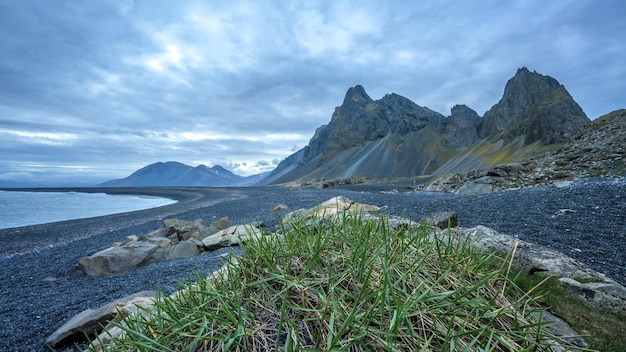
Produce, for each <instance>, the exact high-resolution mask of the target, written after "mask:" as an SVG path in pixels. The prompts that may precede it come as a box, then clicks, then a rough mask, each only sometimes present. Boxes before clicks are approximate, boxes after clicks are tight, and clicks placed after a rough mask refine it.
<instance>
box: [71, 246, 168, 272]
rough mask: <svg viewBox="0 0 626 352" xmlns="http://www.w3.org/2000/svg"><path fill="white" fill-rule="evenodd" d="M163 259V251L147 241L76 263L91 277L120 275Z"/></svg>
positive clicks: (110, 250) (113, 248)
mask: <svg viewBox="0 0 626 352" xmlns="http://www.w3.org/2000/svg"><path fill="white" fill-rule="evenodd" d="M162 259H163V249H162V248H161V247H159V245H157V244H155V243H152V242H148V241H135V242H131V243H128V244H126V245H124V246H120V247H110V248H107V249H105V250H102V251H100V252H97V253H96V254H94V255H91V256H89V257H84V258H81V259H80V260H79V261H78V268H79V269H80V270H81V271H82V272H83V273H85V274H87V275H91V276H106V275H116V274H121V273H124V272H127V271H130V270H133V269H136V268H138V267H140V266H143V265H146V264H150V263H154V262H157V261H159V260H162Z"/></svg>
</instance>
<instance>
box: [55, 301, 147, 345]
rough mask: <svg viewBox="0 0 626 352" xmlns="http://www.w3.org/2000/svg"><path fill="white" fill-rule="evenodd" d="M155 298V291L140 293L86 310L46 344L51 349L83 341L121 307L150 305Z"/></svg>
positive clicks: (100, 327) (110, 318) (98, 329)
mask: <svg viewBox="0 0 626 352" xmlns="http://www.w3.org/2000/svg"><path fill="white" fill-rule="evenodd" d="M156 296H157V292H156V291H142V292H138V293H135V294H133V295H130V296H127V297H124V298H121V299H118V300H115V301H113V302H111V303H108V304H106V305H104V306H102V307H100V308H97V309H86V310H84V311H82V312H81V313H79V314H78V315H76V316H74V317H73V318H72V319H70V320H69V321H67V322H66V323H65V324H63V326H61V327H60V328H58V329H57V330H56V331H55V332H53V333H52V334H51V335H50V336H48V338H46V344H47V345H49V346H50V347H52V348H57V347H59V346H62V345H67V344H69V343H73V342H78V341H84V340H85V336H87V335H91V336H93V335H94V334H96V333H98V332H100V331H101V330H102V329H103V327H104V326H105V325H107V323H108V322H110V321H111V320H112V319H113V318H114V317H115V316H116V315H117V312H118V311H119V310H120V309H121V308H122V307H124V306H128V305H134V304H143V305H145V304H151V303H152V302H153V301H154V299H155V297H156Z"/></svg>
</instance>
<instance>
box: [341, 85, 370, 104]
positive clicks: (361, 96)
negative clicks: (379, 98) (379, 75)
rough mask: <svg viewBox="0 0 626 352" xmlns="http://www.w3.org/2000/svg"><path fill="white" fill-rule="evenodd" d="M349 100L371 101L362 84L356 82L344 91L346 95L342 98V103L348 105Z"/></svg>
mask: <svg viewBox="0 0 626 352" xmlns="http://www.w3.org/2000/svg"><path fill="white" fill-rule="evenodd" d="M351 101H354V102H358V103H363V102H370V101H373V100H372V98H370V96H369V95H367V93H366V92H365V88H363V86H362V85H360V84H357V85H356V86H354V87H350V89H348V91H347V92H346V97H345V98H344V99H343V105H349V104H350V102H351Z"/></svg>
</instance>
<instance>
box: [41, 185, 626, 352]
mask: <svg viewBox="0 0 626 352" xmlns="http://www.w3.org/2000/svg"><path fill="white" fill-rule="evenodd" d="M281 208H282V209H284V208H285V206H282V205H281ZM379 209H380V208H379V207H376V206H373V205H368V204H360V203H355V202H352V201H350V200H349V199H346V198H344V197H335V198H332V199H330V200H328V201H326V202H324V203H321V204H320V205H318V206H316V207H314V208H310V209H299V210H296V211H293V212H291V213H289V214H287V215H286V216H285V217H284V224H285V226H286V227H288V226H289V224H290V223H291V222H292V221H294V220H296V219H300V220H304V221H311V219H317V220H322V221H324V220H325V219H332V218H339V217H342V216H346V214H347V215H348V216H350V214H354V212H356V213H358V214H360V216H361V217H362V219H363V221H366V220H368V219H371V218H378V217H380V216H381V215H380V214H379V213H378V212H377V211H378V210H379ZM422 223H426V224H427V225H430V226H432V228H433V231H434V232H433V233H434V234H436V235H437V236H452V237H453V238H452V240H454V241H460V243H468V244H469V245H471V246H473V247H475V248H477V249H478V250H481V251H487V252H494V251H496V252H500V253H513V254H514V255H513V263H514V265H515V266H516V267H518V268H520V269H523V270H525V271H526V272H527V273H529V274H533V273H535V272H544V273H547V274H549V275H554V276H556V277H558V278H559V280H560V281H561V282H562V283H563V284H565V285H566V286H567V287H569V288H570V289H571V292H572V293H573V294H574V295H575V296H577V297H579V298H580V300H581V302H582V303H584V304H588V305H590V306H592V307H594V308H596V309H598V310H602V311H611V312H615V313H617V314H619V315H622V316H626V288H625V287H623V286H621V285H620V284H618V283H616V282H615V281H613V280H611V279H610V278H608V277H607V276H605V275H603V274H600V273H598V272H595V271H593V270H590V269H588V268H586V267H585V265H584V264H583V263H581V262H579V261H576V260H574V259H572V258H570V257H568V256H566V255H564V254H562V253H559V252H555V251H552V250H549V249H547V248H544V247H541V246H537V245H533V244H530V243H525V242H523V241H520V240H518V239H516V238H514V237H511V236H508V235H504V234H501V233H498V232H496V231H495V230H493V229H490V228H487V227H484V226H477V227H474V228H469V229H467V228H462V227H459V226H458V221H457V217H456V214H455V213H453V212H440V213H437V214H434V215H433V216H430V217H428V218H425V219H423V220H422ZM388 224H389V226H390V227H391V228H392V229H395V228H398V227H400V226H402V227H407V226H416V225H417V224H418V223H416V222H414V221H412V220H409V219H406V218H402V217H397V216H389V217H388ZM209 228H211V230H208V229H207V228H205V227H204V226H202V224H201V221H193V222H189V221H181V220H171V221H167V222H166V225H165V227H164V228H163V229H160V230H157V231H155V232H153V233H151V234H148V235H146V236H143V237H142V238H141V239H139V238H137V239H135V238H131V239H129V240H127V241H125V242H123V243H119V244H116V246H114V247H111V248H109V249H107V250H104V251H102V252H105V254H107V251H109V252H116V253H118V254H119V253H123V252H120V251H119V250H118V249H119V248H126V253H127V254H128V255H129V256H130V257H133V254H132V252H133V250H131V248H139V247H141V246H143V245H145V246H146V247H147V246H148V245H147V244H155V245H156V246H157V247H159V248H160V249H159V250H155V251H153V252H152V254H149V255H147V256H152V257H154V253H156V252H158V251H162V253H161V254H160V257H159V258H161V259H164V258H173V256H172V251H173V249H175V248H176V247H177V246H179V245H180V244H181V243H184V242H188V243H191V244H194V246H195V247H196V248H197V249H198V251H199V250H200V249H199V248H203V250H208V249H209V248H216V247H218V246H228V245H233V244H237V243H241V242H242V241H245V240H249V239H251V238H255V237H258V236H262V235H267V236H279V235H280V234H278V233H276V234H271V233H267V232H265V233H264V232H261V231H260V230H259V227H258V226H257V227H255V226H252V225H239V226H229V225H228V221H227V219H220V220H219V221H217V222H215V223H213V224H211V225H210V226H209ZM213 230H216V231H215V232H213ZM211 232H212V233H211ZM434 234H433V236H434ZM140 242H141V243H140ZM168 246H169V247H168ZM102 252H98V253H96V255H93V256H91V257H87V258H92V257H93V258H92V259H89V260H88V261H92V262H99V261H100V262H103V263H107V264H106V265H103V266H102V268H106V270H104V269H98V270H94V272H96V273H106V274H110V272H111V267H112V263H111V262H107V256H106V255H99V253H102ZM174 253H177V252H176V251H174ZM186 253H187V255H191V254H193V253H195V251H189V252H186ZM94 258H102V259H97V260H96V259H94ZM83 259H85V258H83ZM83 259H81V261H83V266H84V262H85V261H84V260H83ZM117 259H118V260H119V259H120V258H119V257H117ZM122 261H124V262H129V263H130V262H133V260H131V259H126V260H122ZM135 261H137V260H135ZM138 262H141V263H144V264H147V263H148V262H149V260H144V261H138ZM227 265H236V258H231V259H230V261H229V264H227ZM125 269H126V270H130V269H131V268H130V266H127V267H125ZM225 269H227V267H222V268H221V269H220V270H218V271H217V272H215V273H213V274H211V275H210V276H209V279H211V278H214V277H216V276H219V275H226V274H225V273H226V270H225ZM172 295H180V292H174V293H173V294H172ZM154 297H155V294H154V293H153V292H148V293H139V294H135V295H132V296H129V297H127V298H125V299H122V300H118V301H115V302H112V303H110V304H108V305H106V306H104V307H102V308H99V309H96V310H91V309H90V310H87V311H85V312H82V313H80V314H78V315H77V316H76V317H74V318H72V319H71V320H70V321H69V322H68V323H66V324H65V325H63V326H62V327H61V328H59V329H58V330H57V331H56V332H55V333H53V334H52V335H51V336H50V337H49V338H48V339H47V340H46V342H47V344H48V345H49V346H52V347H58V346H61V345H63V344H65V343H68V342H71V341H77V340H79V339H82V338H84V336H85V335H86V334H93V333H95V334H99V337H98V339H100V340H101V341H103V342H105V343H106V342H107V341H109V340H110V338H111V337H112V336H119V334H121V333H122V331H121V330H120V329H119V328H118V327H117V326H116V325H115V324H114V322H116V321H120V320H121V319H122V318H123V317H124V316H125V315H127V314H132V312H136V311H138V314H148V312H149V311H150V310H151V308H152V307H153V302H154V299H155V298H154ZM137 306H140V307H142V309H139V310H138V309H137ZM112 312H116V313H112ZM548 320H549V321H553V323H551V326H552V327H553V329H554V330H555V331H566V332H565V333H562V334H561V335H559V336H564V335H571V329H570V330H567V329H565V330H563V329H561V330H559V329H560V328H558V327H559V326H563V325H564V326H566V327H567V324H566V323H565V322H563V321H561V320H560V319H558V318H557V317H554V316H552V315H550V316H549V317H548ZM103 326H105V327H106V328H105V329H104V331H102V327H103ZM579 340H580V341H579V342H577V344H578V345H579V347H585V342H584V340H582V339H579Z"/></svg>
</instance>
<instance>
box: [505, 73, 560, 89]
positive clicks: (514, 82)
mask: <svg viewBox="0 0 626 352" xmlns="http://www.w3.org/2000/svg"><path fill="white" fill-rule="evenodd" d="M528 84H540V85H541V86H543V88H545V89H547V90H553V89H556V88H557V87H559V86H560V85H561V84H560V83H559V81H557V80H556V79H554V78H552V77H550V76H544V75H542V74H541V73H538V72H537V71H533V72H530V70H529V69H528V68H526V67H521V68H518V69H517V72H516V73H515V76H513V78H511V79H510V80H509V81H508V82H507V84H506V86H505V87H504V91H505V94H506V91H507V89H508V90H511V89H515V88H517V87H521V86H527V85H528Z"/></svg>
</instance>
